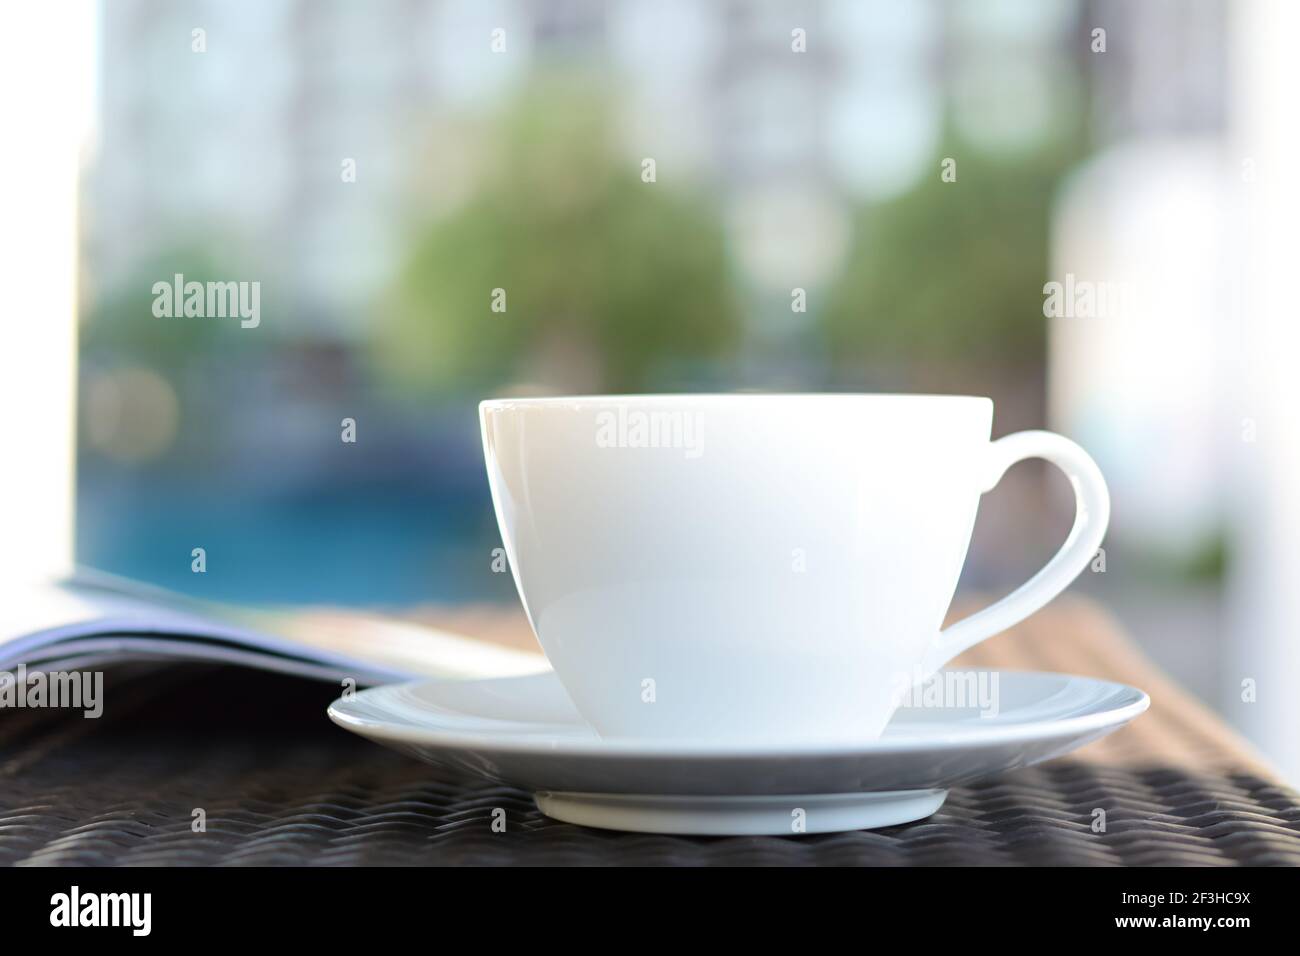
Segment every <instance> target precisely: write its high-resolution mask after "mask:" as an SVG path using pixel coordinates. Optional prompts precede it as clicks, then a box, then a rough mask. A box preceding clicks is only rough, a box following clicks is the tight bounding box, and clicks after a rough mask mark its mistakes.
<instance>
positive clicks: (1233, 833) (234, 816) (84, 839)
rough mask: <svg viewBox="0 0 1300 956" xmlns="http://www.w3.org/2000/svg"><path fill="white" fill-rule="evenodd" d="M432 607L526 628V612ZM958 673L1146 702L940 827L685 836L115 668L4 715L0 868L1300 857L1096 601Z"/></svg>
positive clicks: (222, 688)
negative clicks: (1105, 683)
mask: <svg viewBox="0 0 1300 956" xmlns="http://www.w3.org/2000/svg"><path fill="white" fill-rule="evenodd" d="M426 616H431V617H432V618H434V619H436V620H438V621H439V623H443V624H448V625H450V626H456V627H460V628H461V629H462V630H464V631H466V632H469V633H475V632H477V633H480V634H482V635H484V636H490V637H493V638H495V639H500V640H504V641H506V642H507V643H517V644H520V645H523V644H526V643H527V642H528V641H530V640H531V638H529V637H528V636H527V632H526V629H524V628H523V627H522V622H521V621H520V620H519V618H518V617H517V616H516V615H513V614H508V615H502V614H501V613H499V612H494V613H487V612H483V611H463V612H457V613H456V614H437V615H426ZM963 663H966V664H969V665H972V666H978V667H989V666H995V667H1002V668H1013V669H1038V670H1055V671H1065V672H1072V673H1080V674H1091V675H1095V676H1099V677H1108V678H1111V679H1116V680H1121V681H1124V682H1126V683H1131V684H1135V685H1137V686H1139V687H1141V688H1143V689H1144V690H1146V691H1147V692H1148V693H1150V694H1151V697H1152V701H1153V702H1152V707H1151V710H1150V711H1149V712H1148V713H1147V714H1145V715H1143V716H1142V717H1140V718H1139V719H1138V720H1137V721H1135V722H1134V723H1133V724H1132V725H1130V726H1129V727H1127V728H1124V729H1123V730H1121V731H1119V732H1117V733H1116V734H1114V735H1112V736H1111V737H1108V738H1106V739H1104V740H1101V741H1098V742H1097V743H1095V744H1092V745H1090V746H1089V747H1087V748H1084V750H1082V751H1079V752H1078V753H1077V754H1075V755H1072V756H1070V757H1067V758H1062V759H1059V760H1055V761H1052V762H1049V763H1047V764H1043V765H1040V766H1038V767H1033V768H1029V769H1027V770H1020V771H1016V772H1012V773H1007V774H1003V775H1001V776H998V777H995V778H993V779H990V780H986V781H982V782H979V783H976V784H973V785H970V786H964V787H958V788H956V789H954V790H953V791H952V792H951V794H950V796H949V798H948V801H947V802H946V803H945V804H944V806H943V808H942V809H941V810H940V811H939V812H938V813H936V814H935V815H934V816H932V817H930V818H929V819H927V820H922V821H918V822H916V823H911V824H907V825H904V826H897V827H891V828H888V829H883V830H875V831H862V832H853V833H840V834H829V835H818V836H803V837H733V838H692V837H670V836H648V835H644V834H631V833H618V832H610V831H600V830H593V829H587V828H583V827H578V826H572V825H569V824H562V823H557V822H554V821H551V820H548V819H546V818H545V817H543V816H541V814H540V813H538V811H537V809H536V808H535V807H534V805H533V802H532V799H531V797H530V795H529V794H527V793H525V792H523V791H519V790H515V789H512V788H510V787H504V786H499V785H495V784H491V783H486V782H484V781H481V780H476V779H470V778H458V777H449V776H446V775H445V774H443V773H442V772H440V771H436V770H434V769H433V768H430V767H427V766H425V765H423V764H420V763H418V762H416V761H414V760H412V759H410V758H407V757H404V756H401V755H399V754H397V753H394V752H391V751H388V750H385V749H383V748H380V747H377V746H374V745H373V744H369V743H367V742H366V741H364V740H361V739H360V738H357V737H354V736H353V735H351V734H348V733H346V732H344V731H342V730H340V729H338V728H336V727H334V726H333V725H332V724H330V723H329V722H328V721H327V720H326V719H325V717H324V713H323V712H324V708H325V706H326V705H327V704H328V702H329V701H330V700H331V699H332V698H333V697H334V696H335V689H334V688H332V687H329V686H323V685H320V684H313V683H310V682H306V681H298V680H293V679H289V678H284V677H278V676H274V675H267V674H250V673H248V672H243V671H240V672H233V671H230V670H227V669H214V668H194V667H180V668H170V669H168V670H166V671H165V672H162V673H158V672H147V673H138V672H133V671H131V670H129V669H120V670H118V671H111V672H110V673H109V675H108V679H107V682H108V686H107V687H106V695H109V694H111V695H112V698H111V699H113V700H114V701H116V702H117V703H116V704H115V705H114V706H113V707H112V708H110V709H106V712H105V715H104V716H103V717H102V718H101V719H99V720H82V719H78V718H71V717H67V716H58V715H52V714H49V713H43V712H31V711H28V712H21V711H20V712H9V713H6V714H2V715H0V863H5V864H26V865H40V864H52V865H57V864H92V865H116V864H155V865H156V864H166V865H205V864H227V865H229V864H266V865H281V864H286V865H331V864H399V865H400V864H465V863H470V864H520V863H522V864H557V863H558V864H723V865H728V864H758V863H775V864H830V865H844V864H886V865H889V864H972V865H985V864H987V865H1005V864H1045V865H1055V864H1101V865H1115V864H1135V865H1179V864H1190V865H1215V864H1259V865H1264V864H1291V865H1294V864H1300V796H1298V795H1297V794H1296V793H1295V792H1294V791H1293V790H1291V789H1289V788H1288V787H1286V786H1284V785H1283V784H1281V783H1280V782H1279V781H1278V780H1277V779H1276V777H1275V776H1274V774H1273V772H1272V771H1271V770H1270V769H1269V767H1268V766H1267V765H1266V764H1265V763H1264V762H1263V761H1262V760H1260V758H1259V757H1258V756H1256V755H1255V754H1253V753H1252V752H1251V751H1250V750H1249V748H1248V747H1247V746H1246V745H1245V744H1244V743H1243V742H1242V741H1241V740H1240V739H1239V738H1237V737H1236V736H1235V735H1234V734H1233V733H1232V732H1231V731H1230V730H1229V729H1228V728H1227V727H1226V726H1225V725H1224V724H1223V723H1222V722H1220V721H1219V720H1218V719H1217V718H1216V717H1214V716H1213V715H1212V714H1211V713H1209V712H1208V711H1207V710H1205V709H1204V708H1203V707H1202V706H1201V705H1199V704H1198V703H1196V702H1195V701H1193V700H1192V699H1191V698H1189V697H1188V696H1187V695H1186V694H1185V693H1184V692H1183V691H1181V690H1180V689H1179V688H1177V687H1176V686H1175V685H1173V684H1172V683H1171V682H1170V681H1169V680H1168V679H1167V678H1165V677H1163V676H1162V675H1161V674H1160V673H1159V672H1158V671H1157V670H1156V669H1154V668H1153V667H1152V666H1151V665H1150V664H1149V663H1148V662H1146V661H1145V660H1144V659H1143V658H1142V657H1141V656H1140V655H1139V654H1138V653H1137V652H1136V651H1135V650H1134V648H1133V647H1132V646H1131V645H1130V644H1129V643H1128V641H1127V640H1126V639H1125V638H1124V637H1123V636H1122V635H1121V634H1120V633H1119V632H1118V631H1117V630H1116V628H1115V627H1114V625H1113V624H1112V623H1111V622H1110V621H1109V619H1108V618H1107V617H1106V616H1105V615H1104V614H1103V613H1102V612H1100V611H1099V610H1098V609H1097V608H1095V607H1094V606H1093V605H1091V604H1089V603H1087V602H1085V601H1081V600H1078V599H1073V600H1062V601H1059V602H1058V603H1057V604H1055V605H1053V606H1052V607H1051V608H1049V609H1048V610H1046V611H1043V612H1040V614H1038V615H1036V616H1035V617H1034V618H1032V619H1031V620H1030V621H1029V622H1027V623H1025V624H1023V625H1021V626H1020V627H1018V628H1016V629H1015V630H1013V631H1011V632H1009V633H1007V634H1005V635H1002V636H1000V637H997V638H994V639H993V640H991V641H989V642H986V643H985V644H984V645H982V646H981V647H979V648H977V649H976V650H975V651H974V652H973V653H971V654H969V655H967V656H966V657H965V658H963ZM124 700H125V701H128V702H129V704H128V705H124V704H123V703H122V701H124ZM496 808H502V809H504V810H505V812H506V821H507V826H506V830H505V832H504V833H499V832H494V831H493V828H492V826H491V823H492V820H493V810H494V809H496ZM1098 808H1100V809H1104V810H1105V811H1106V827H1105V830H1104V832H1094V829H1093V821H1094V817H1095V813H1094V811H1095V810H1096V809H1098ZM197 821H201V822H202V824H203V826H202V827H201V828H200V827H199V825H198V822H197Z"/></svg>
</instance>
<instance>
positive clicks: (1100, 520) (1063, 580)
mask: <svg viewBox="0 0 1300 956" xmlns="http://www.w3.org/2000/svg"><path fill="white" fill-rule="evenodd" d="M989 452H990V454H989V457H988V462H987V464H986V465H985V469H986V470H985V472H984V475H983V476H982V480H981V484H980V493H981V494H984V493H985V492H988V491H991V490H992V489H993V488H994V486H995V485H997V483H998V482H999V481H1001V480H1002V476H1003V475H1004V474H1006V471H1007V469H1008V468H1010V467H1011V466H1012V465H1014V464H1015V463H1016V462H1018V461H1023V460H1024V459H1026V458H1043V459H1045V460H1047V461H1050V462H1051V463H1052V464H1054V465H1056V467H1058V468H1060V469H1061V470H1062V471H1063V472H1065V474H1066V477H1068V478H1069V479H1070V485H1071V486H1072V487H1073V488H1074V502H1075V510H1074V527H1072V528H1071V529H1070V533H1069V535H1068V536H1067V537H1066V539H1065V543H1064V544H1063V545H1061V549H1060V550H1059V551H1057V552H1056V554H1055V555H1054V556H1053V557H1052V559H1051V560H1050V561H1048V562H1047V564H1045V565H1043V567H1042V569H1041V570H1039V572H1038V573H1037V574H1035V575H1034V576H1033V577H1032V578H1030V579H1029V580H1028V581H1026V582H1025V583H1024V584H1022V585H1021V586H1020V587H1019V588H1017V589H1016V590H1014V591H1012V592H1011V593H1010V594H1008V595H1007V596H1006V597H1004V598H1003V599H1002V600H1001V601H998V602H997V603H995V604H991V605H989V606H988V607H986V608H985V609H984V610H982V611H977V612H976V613H975V614H972V615H971V616H970V617H967V618H963V619H962V620H960V621H958V622H956V623H955V624H951V625H949V626H948V627H946V628H944V629H943V630H942V631H940V632H939V637H938V639H937V641H936V642H935V644H934V646H933V647H932V648H931V649H930V653H929V655H928V656H927V658H926V666H925V672H926V673H933V672H934V671H936V670H938V669H939V668H940V667H943V665H944V664H946V663H948V661H950V660H952V659H953V658H954V657H956V656H957V655H958V654H960V653H961V652H962V651H964V650H966V649H967V648H968V647H973V646H974V645H976V644H978V643H979V642H980V641H982V640H984V639H985V638H987V637H992V636H993V635H994V634H997V633H999V632H1000V631H1005V630H1006V629H1007V628H1009V627H1011V626H1012V625H1013V624H1017V623H1019V622H1020V621H1023V620H1024V619H1025V618H1027V617H1028V616H1029V615H1031V614H1033V613H1034V612H1035V611H1037V610H1038V609H1039V608H1041V607H1042V606H1043V605H1044V604H1046V603H1047V602H1048V601H1050V600H1052V598H1054V597H1056V596H1057V595H1058V594H1060V593H1061V592H1062V591H1064V590H1065V588H1066V586H1067V585H1069V583H1070V582H1071V581H1073V580H1074V579H1075V578H1076V577H1078V576H1079V573H1080V572H1081V571H1083V569H1084V568H1086V567H1087V566H1088V563H1089V562H1090V561H1091V560H1092V559H1093V556H1094V555H1095V554H1096V553H1097V548H1098V547H1100V546H1101V540H1102V538H1103V537H1104V536H1105V534H1106V525H1107V523H1108V522H1109V521H1110V493H1109V492H1108V491H1107V490H1106V481H1105V479H1104V478H1102V476H1101V470H1100V469H1099V468H1098V467H1097V463H1096V462H1095V461H1093V460H1092V458H1091V457H1090V456H1089V455H1088V453H1087V452H1086V451H1084V450H1083V449H1082V448H1080V447H1079V446H1078V445H1076V444H1075V443H1074V442H1072V441H1070V440H1069V439H1068V438H1065V437H1063V436H1061V435H1057V434H1055V433H1054V432H1045V431H1028V432H1016V433H1015V434H1014V435H1007V436H1006V437H1005V438H1000V439H998V440H997V441H995V442H993V443H991V444H990V445H989Z"/></svg>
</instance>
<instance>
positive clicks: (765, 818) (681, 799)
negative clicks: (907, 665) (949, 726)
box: [535, 790, 948, 836]
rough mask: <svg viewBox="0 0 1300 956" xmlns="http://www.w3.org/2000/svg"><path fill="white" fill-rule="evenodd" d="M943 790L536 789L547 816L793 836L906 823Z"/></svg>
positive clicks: (606, 824)
mask: <svg viewBox="0 0 1300 956" xmlns="http://www.w3.org/2000/svg"><path fill="white" fill-rule="evenodd" d="M947 796H948V791H947V790H886V791H878V792H875V793H818V794H779V795H774V796H755V795H741V796H734V797H733V796H656V795H653V794H650V795H642V794H632V793H559V792H551V791H539V792H538V793H537V794H535V799H536V801H537V809H539V810H541V811H542V813H544V814H546V815H547V816H548V817H551V818H552V819H555V820H561V821H563V822H564V823H576V824H579V825H581V826H587V827H598V828H600V829H604V830H631V831H634V832H637V833H672V834H681V835H694V836H801V835H804V834H809V833H839V832H841V831H844V830H871V829H875V828H877V827H889V826H895V825H897V824H900V823H911V822H912V821H913V820H921V819H924V818H925V817H928V816H930V814H932V813H934V812H935V811H936V810H938V809H939V807H941V806H942V805H943V801H944V799H945V798H946V797H947Z"/></svg>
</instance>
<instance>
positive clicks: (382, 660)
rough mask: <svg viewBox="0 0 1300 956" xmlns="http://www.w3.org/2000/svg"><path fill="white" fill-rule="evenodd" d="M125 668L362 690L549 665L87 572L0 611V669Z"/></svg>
mask: <svg viewBox="0 0 1300 956" xmlns="http://www.w3.org/2000/svg"><path fill="white" fill-rule="evenodd" d="M127 661H207V662H212V663H225V664H240V665H244V666H247V667H257V668H262V669H264V670H273V671H281V672H284V673H288V674H295V675H298V676H302V677H311V678H319V679H321V680H329V681H341V680H343V679H345V678H352V679H354V680H355V681H356V682H357V684H358V685H363V686H364V685H370V684H382V683H389V682H392V681H401V680H411V679H415V678H418V677H499V676H508V675H512V674H527V673H534V672H536V671H540V670H544V669H545V668H546V663H545V659H544V658H543V657H542V656H541V655H540V654H532V653H528V652H525V651H518V650H513V649H510V648H506V647H501V646H497V645H494V644H491V643H489V642H486V641H480V640H475V639H473V638H468V637H462V636H460V635H456V634H450V633H447V632H445V631H440V630H436V629H433V628H427V627H422V626H418V625H414V624H408V623H404V622H401V621H394V620H388V619H384V618H378V617H368V616H362V615H359V614H353V613H350V612H340V613H338V614H334V613H330V614H305V615H300V614H288V613H280V612H274V611H249V610H243V609H234V608H228V607H224V606H221V605H214V604H208V603H206V602H199V601H194V600H191V599H188V598H185V597H182V596H179V595H176V594H173V593H171V592H169V591H164V590H162V589H159V588H153V587H150V586H148V585H143V584H138V583H136V582H133V581H128V580H125V579H122V578H118V577H114V576H112V575H107V574H103V573H101V572H96V571H88V570H81V571H78V572H76V573H75V574H74V575H72V576H71V577H69V578H67V579H64V580H59V581H51V582H48V583H44V584H35V585H32V586H30V587H24V588H23V589H22V591H21V593H18V594H11V595H8V596H7V599H6V600H5V601H4V602H2V603H0V671H13V670H15V669H17V668H18V667H19V666H24V667H26V668H27V669H29V670H37V669H39V670H47V671H55V670H59V671H71V670H80V669H86V668H91V667H103V666H106V665H110V664H114V663H119V662H127Z"/></svg>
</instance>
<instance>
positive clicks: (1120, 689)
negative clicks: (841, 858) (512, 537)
mask: <svg viewBox="0 0 1300 956" xmlns="http://www.w3.org/2000/svg"><path fill="white" fill-rule="evenodd" d="M987 671H988V672H989V673H997V674H1003V675H1017V676H1018V675H1030V676H1034V677H1061V678H1066V679H1068V680H1074V681H1080V680H1081V681H1087V682H1089V683H1091V684H1094V685H1097V686H1098V687H1102V688H1106V689H1107V690H1108V691H1109V692H1110V693H1112V694H1118V695H1120V696H1121V699H1122V698H1123V697H1129V698H1131V699H1129V700H1127V702H1125V703H1122V704H1119V705H1117V706H1111V707H1107V708H1105V709H1103V710H1099V711H1093V712H1090V713H1085V714H1080V715H1077V716H1073V717H1065V718H1061V719H1059V720H1041V721H1030V722H1027V723H1021V724H1009V725H1002V726H994V727H986V728H984V729H983V730H982V731H980V732H978V733H975V732H971V733H960V734H953V733H946V734H938V735H929V736H915V737H892V738H889V737H877V738H875V739H872V740H859V741H852V740H843V739H828V738H822V739H816V738H810V739H808V740H807V741H797V742H792V741H785V740H783V741H778V742H775V743H773V742H768V741H761V740H755V741H713V740H684V739H680V738H674V739H665V738H643V737H601V736H599V735H598V734H596V732H595V730H594V729H592V730H591V733H592V734H593V736H591V737H575V738H572V739H564V740H558V739H556V736H554V735H547V734H545V733H536V732H533V733H529V734H520V733H518V732H512V731H510V730H503V731H492V730H479V731H464V730H449V729H443V728H435V727H411V726H398V725H394V724H392V723H391V722H379V721H376V720H375V719H374V718H368V717H365V716H361V715H357V714H351V713H347V712H346V711H345V710H344V709H342V708H346V707H347V706H348V705H349V704H352V703H354V702H355V701H356V700H357V699H359V698H361V697H362V696H363V695H366V694H371V693H373V692H375V691H388V692H392V691H396V690H399V689H401V688H405V687H414V686H421V685H425V684H454V683H461V681H457V680H455V679H450V680H449V679H446V678H422V679H419V680H413V681H405V682H402V683H395V684H382V685H379V686H378V687H371V688H367V689H366V690H362V691H359V692H357V694H356V695H355V696H354V698H353V699H352V700H345V699H344V698H342V697H340V698H338V699H337V700H335V701H334V702H333V703H331V704H330V705H329V707H328V708H327V710H326V714H327V715H328V717H329V719H330V720H331V721H333V722H334V723H335V724H337V725H338V726H340V727H342V728H344V729H345V730H349V731H351V732H353V733H357V734H360V735H361V736H364V737H367V738H369V739H371V740H376V741H382V742H385V743H398V744H413V745H418V746H422V747H436V748H439V749H445V750H466V749H473V748H481V749H489V750H491V751H492V752H495V753H510V754H520V755H529V754H557V753H564V754H566V755H570V754H571V755H584V756H611V757H614V756H617V757H636V758H638V759H644V758H649V759H654V758H664V759H678V758H681V757H692V758H695V757H698V758H703V759H727V758H740V759H746V758H763V759H781V758H790V759H803V758H809V757H813V758H821V757H835V756H860V755H871V754H891V753H925V752H928V751H936V752H937V751H942V750H946V749H950V748H952V747H962V746H984V745H992V744H997V743H999V742H1005V741H1017V742H1030V741H1039V740H1047V739H1052V738H1057V737H1062V736H1072V737H1079V736H1083V735H1086V734H1088V733H1091V732H1093V731H1106V730H1111V729H1115V728H1118V727H1121V726H1123V725H1124V724H1127V723H1129V722H1130V721H1132V720H1134V719H1135V718H1137V717H1139V716H1141V715H1142V714H1143V713H1145V712H1146V710H1147V709H1148V708H1149V707H1150V706H1151V698H1150V696H1149V695H1148V694H1147V693H1146V692H1145V691H1143V690H1141V689H1140V688H1137V687H1133V686H1132V685H1129V684H1123V683H1120V682H1118V681H1112V680H1107V679H1105V678H1100V677H1090V676H1087V675H1083V674H1065V673H1061V672H1059V671H1036V670H1011V669H1005V668H987ZM542 675H548V676H550V677H552V678H553V679H555V680H556V681H557V682H558V680H559V678H558V677H556V675H555V672H554V671H553V670H542V671H538V672H536V673H533V674H517V675H510V676H504V677H495V678H481V679H478V681H477V682H497V681H501V680H511V679H519V678H522V677H540V676H542ZM515 723H516V724H518V723H528V722H518V721H517V722H515ZM539 725H541V726H545V725H544V724H542V722H540V721H539V722H536V723H533V724H530V726H539ZM550 726H564V727H570V726H573V725H570V724H563V725H554V724H552V725H550Z"/></svg>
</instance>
